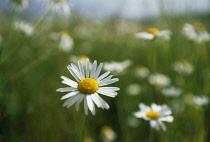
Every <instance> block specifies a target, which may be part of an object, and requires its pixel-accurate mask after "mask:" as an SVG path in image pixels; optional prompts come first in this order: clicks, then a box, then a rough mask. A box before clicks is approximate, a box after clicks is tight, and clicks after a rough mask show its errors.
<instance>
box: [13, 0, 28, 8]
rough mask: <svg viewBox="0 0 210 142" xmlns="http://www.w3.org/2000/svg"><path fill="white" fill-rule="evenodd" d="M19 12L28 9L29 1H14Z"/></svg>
mask: <svg viewBox="0 0 210 142" xmlns="http://www.w3.org/2000/svg"><path fill="white" fill-rule="evenodd" d="M12 1H13V4H14V6H15V7H16V8H17V10H23V9H25V8H27V7H28V0H12Z"/></svg>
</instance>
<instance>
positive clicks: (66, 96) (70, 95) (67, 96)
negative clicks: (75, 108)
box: [61, 91, 79, 100]
mask: <svg viewBox="0 0 210 142" xmlns="http://www.w3.org/2000/svg"><path fill="white" fill-rule="evenodd" d="M78 93H79V91H75V92H70V93H68V94H66V95H64V96H63V97H61V100H64V99H67V98H70V97H72V96H74V95H77V94H78Z"/></svg>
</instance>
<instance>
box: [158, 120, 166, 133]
mask: <svg viewBox="0 0 210 142" xmlns="http://www.w3.org/2000/svg"><path fill="white" fill-rule="evenodd" d="M158 124H159V125H160V127H161V128H162V129H163V131H166V125H165V124H164V123H163V122H161V121H158Z"/></svg>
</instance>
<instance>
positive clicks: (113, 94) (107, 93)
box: [97, 88, 117, 98]
mask: <svg viewBox="0 0 210 142" xmlns="http://www.w3.org/2000/svg"><path fill="white" fill-rule="evenodd" d="M97 93H100V94H102V95H105V96H108V97H113V98H114V97H115V96H117V92H110V91H106V90H105V91H104V90H101V89H100V88H99V90H98V91H97Z"/></svg>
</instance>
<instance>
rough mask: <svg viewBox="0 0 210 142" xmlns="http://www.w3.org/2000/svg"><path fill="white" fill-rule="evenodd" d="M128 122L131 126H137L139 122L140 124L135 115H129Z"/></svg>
mask: <svg viewBox="0 0 210 142" xmlns="http://www.w3.org/2000/svg"><path fill="white" fill-rule="evenodd" d="M126 123H127V125H128V126H129V127H131V128H137V127H138V126H139V124H140V122H139V121H138V119H137V118H136V117H134V116H129V117H127V119H126Z"/></svg>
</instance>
